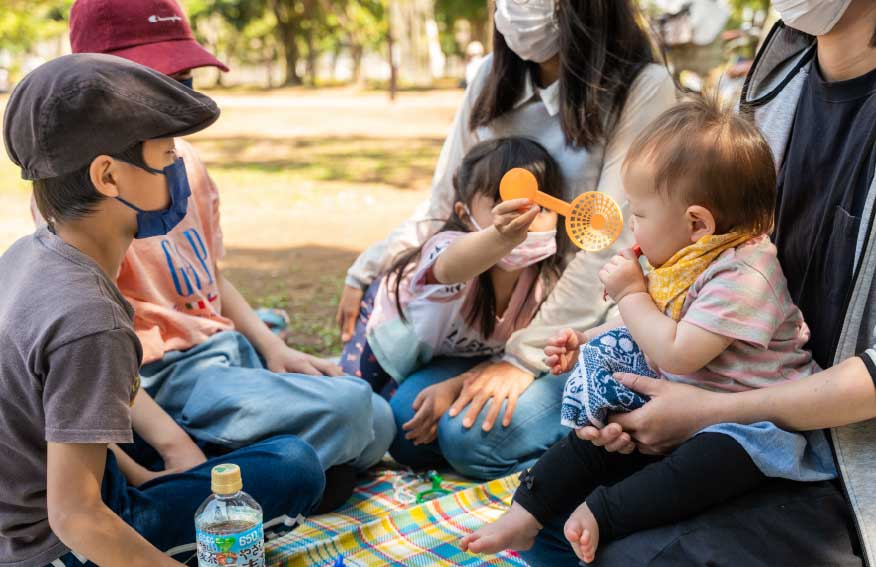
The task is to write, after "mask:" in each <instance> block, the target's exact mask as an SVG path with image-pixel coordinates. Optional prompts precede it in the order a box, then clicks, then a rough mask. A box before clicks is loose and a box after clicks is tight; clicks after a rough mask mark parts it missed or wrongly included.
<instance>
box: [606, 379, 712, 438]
mask: <svg viewBox="0 0 876 567" xmlns="http://www.w3.org/2000/svg"><path fill="white" fill-rule="evenodd" d="M615 378H616V379H617V380H619V381H620V382H621V384H623V385H624V386H626V387H627V388H629V389H631V390H633V391H635V392H638V393H640V394H644V395H646V396H648V397H650V398H651V399H650V400H649V401H648V403H646V404H645V405H644V406H642V407H641V408H639V409H637V410H634V411H631V412H630V413H619V414H615V415H613V416H611V417H610V418H609V421H610V422H611V424H612V425H611V426H620V428H621V429H622V430H623V435H628V436H629V437H630V439H631V441H633V442H634V443H635V445H636V447H637V448H638V449H639V452H641V453H646V454H651V455H665V454H666V453H668V452H670V451H671V450H672V449H674V448H675V447H677V446H678V445H681V444H682V443H684V442H685V441H687V440H688V439H690V438H691V437H693V436H694V434H696V432H697V431H699V430H701V429H703V428H704V427H708V426H709V425H713V424H714V423H715V421H714V419H715V418H714V416H713V414H712V412H710V410H709V409H708V408H709V407H713V402H714V401H715V400H714V398H715V396H720V395H722V394H718V393H715V392H710V391H709V390H704V389H703V388H697V387H695V386H690V385H688V384H680V383H678V382H670V381H669V380H658V379H655V378H648V377H647V376H636V375H634V374H616V375H615ZM723 395H726V394H723ZM605 429H608V427H606V428H605ZM603 431H605V430H603ZM625 447H626V446H625ZM606 449H608V450H611V449H610V448H609V447H608V446H606Z"/></svg>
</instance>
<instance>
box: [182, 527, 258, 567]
mask: <svg viewBox="0 0 876 567" xmlns="http://www.w3.org/2000/svg"><path fill="white" fill-rule="evenodd" d="M196 536H197V539H198V567H215V566H217V565H219V566H226V565H233V566H235V567H264V565H265V534H264V531H263V529H262V524H261V522H259V523H258V524H256V525H255V526H253V527H252V528H251V529H249V530H246V531H244V532H237V533H227V534H214V533H209V532H204V531H201V530H197V531H196Z"/></svg>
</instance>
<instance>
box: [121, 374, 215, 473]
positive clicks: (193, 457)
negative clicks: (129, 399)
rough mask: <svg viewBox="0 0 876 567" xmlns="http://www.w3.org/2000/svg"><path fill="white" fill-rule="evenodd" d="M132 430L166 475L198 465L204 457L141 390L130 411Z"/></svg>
mask: <svg viewBox="0 0 876 567" xmlns="http://www.w3.org/2000/svg"><path fill="white" fill-rule="evenodd" d="M131 421H132V425H133V428H134V431H136V432H137V434H138V435H140V437H142V438H143V440H144V441H146V442H147V443H148V444H149V445H151V446H152V448H154V449H155V450H156V451H158V454H159V455H161V459H162V460H163V461H164V465H165V469H166V470H167V471H168V472H181V471H184V470H188V469H190V468H192V467H195V466H198V465H200V464H202V463H203V462H204V461H206V460H207V458H206V457H205V456H204V453H203V451H201V449H200V448H199V447H198V446H197V445H196V444H195V442H194V441H192V439H191V437H189V436H188V434H187V433H186V432H185V431H184V430H183V428H182V427H180V426H179V424H177V423H176V422H175V421H174V420H173V419H172V418H171V417H170V416H169V415H168V414H167V412H166V411H164V410H163V409H162V408H161V406H159V405H158V404H157V403H155V400H153V399H152V397H151V396H150V395H149V394H148V393H147V392H146V391H145V390H143V389H142V388H141V389H140V391H139V392H137V397H136V398H134V406H133V407H132V408H131Z"/></svg>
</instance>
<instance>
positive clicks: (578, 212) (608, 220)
mask: <svg viewBox="0 0 876 567" xmlns="http://www.w3.org/2000/svg"><path fill="white" fill-rule="evenodd" d="M499 194H500V195H501V197H502V200H504V201H509V200H511V199H530V200H532V201H534V202H535V203H536V204H538V205H540V206H542V207H544V208H546V209H550V210H551V211H554V212H555V213H557V214H558V215H561V216H563V217H565V218H566V223H565V224H566V234H568V235H569V239H571V241H572V242H573V243H574V244H575V246H577V247H578V248H581V249H582V250H587V251H588V252H597V251H599V250H604V249H606V248H608V247H609V246H611V245H612V244H614V241H615V240H617V239H618V237H619V236H620V234H621V230H623V227H624V217H623V214H622V213H621V209H620V207H619V206H618V204H617V203H616V202H615V201H614V199H612V198H611V197H609V196H608V195H606V194H605V193H600V192H598V191H588V192H586V193H582V194H580V195H578V196H577V197H575V200H573V201H572V202H571V203H567V202H565V201H563V200H562V199H557V198H556V197H552V196H551V195H548V194H547V193H542V192H541V191H539V190H538V181H537V180H536V179H535V176H534V175H533V174H532V173H531V172H530V171H528V170H526V169H523V168H519V167H515V168H514V169H511V170H509V171H508V173H506V174H505V175H504V176H503V177H502V181H501V183H500V184H499Z"/></svg>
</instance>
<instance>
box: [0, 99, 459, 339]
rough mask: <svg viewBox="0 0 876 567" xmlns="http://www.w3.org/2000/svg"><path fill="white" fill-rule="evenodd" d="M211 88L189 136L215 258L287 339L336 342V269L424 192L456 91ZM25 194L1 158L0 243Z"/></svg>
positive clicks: (18, 224) (23, 227)
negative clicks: (202, 126) (204, 125)
mask: <svg viewBox="0 0 876 567" xmlns="http://www.w3.org/2000/svg"><path fill="white" fill-rule="evenodd" d="M211 94H212V95H214V97H215V99H216V100H217V102H218V103H219V106H220V107H221V108H222V116H221V118H220V119H219V121H218V122H217V123H216V124H215V125H214V126H213V127H211V128H210V129H208V130H206V131H204V132H202V133H200V134H198V135H195V136H193V137H192V138H191V139H190V140H191V142H192V143H193V144H194V146H195V147H196V148H197V149H198V151H199V152H200V153H201V156H202V158H203V159H204V161H205V162H206V163H207V166H208V169H209V171H210V174H211V176H212V177H213V179H214V180H215V182H216V183H217V185H218V186H219V190H220V195H221V198H222V208H221V211H222V229H223V234H224V238H225V245H226V256H225V259H224V260H223V262H222V266H223V269H224V270H225V273H226V275H227V276H228V277H229V279H231V280H232V281H233V282H234V283H235V284H236V285H237V286H238V287H239V288H240V290H241V291H242V292H243V294H244V295H245V296H246V297H247V298H248V299H249V300H250V301H251V302H252V303H253V304H254V305H265V306H270V307H281V308H284V309H286V310H287V311H288V312H289V314H290V316H291V318H292V324H291V335H290V339H289V342H290V344H292V345H293V346H296V347H298V348H302V349H303V350H307V351H309V352H314V353H317V354H334V353H337V352H338V350H339V346H340V345H339V338H338V333H337V330H336V328H335V325H334V313H335V308H336V304H337V299H338V297H339V294H340V291H341V288H342V286H343V276H344V273H345V272H346V269H347V267H348V266H349V265H350V264H351V263H352V261H353V260H354V259H355V258H356V256H357V255H358V253H359V252H361V251H362V250H364V249H365V248H366V247H367V246H369V245H370V244H371V243H372V242H374V241H376V240H378V239H380V238H382V237H383V236H385V235H386V234H387V233H388V232H389V230H390V229H391V228H392V227H394V226H395V225H396V224H398V223H399V222H401V221H402V220H403V219H404V218H406V217H407V215H409V214H410V213H411V211H412V210H413V209H414V208H415V207H416V206H417V204H419V203H420V202H421V201H422V200H423V199H425V198H427V196H428V192H429V186H430V181H431V176H432V171H433V169H434V166H435V164H436V162H437V158H438V153H439V152H440V149H441V144H442V142H443V139H444V136H445V135H446V134H447V131H448V129H449V127H450V124H451V122H452V120H453V115H454V112H455V110H456V107H457V105H458V104H459V103H460V101H461V97H462V92H461V91H430V92H421V93H402V94H401V95H400V97H399V98H398V99H397V100H396V101H395V102H394V103H391V102H390V101H389V100H388V98H387V96H386V95H385V94H384V93H378V92H366V93H360V92H356V91H352V90H348V89H331V90H319V91H313V90H282V91H275V92H270V93H258V94H238V93H234V94H223V93H221V92H215V93H211ZM4 102H5V101H3V100H0V110H2V106H3V103H4ZM28 200H29V191H28V187H27V185H26V184H24V183H23V182H21V181H20V180H18V179H17V170H16V169H15V168H14V166H13V165H12V164H11V163H9V162H8V160H5V159H4V160H3V163H2V165H0V250H4V249H5V248H6V247H8V246H9V245H10V244H11V243H12V242H13V241H14V240H15V239H16V238H18V237H20V236H22V235H24V234H26V233H28V232H29V231H30V230H32V225H31V223H30V218H29V215H28V212H27V210H28V209H27V205H28Z"/></svg>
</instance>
